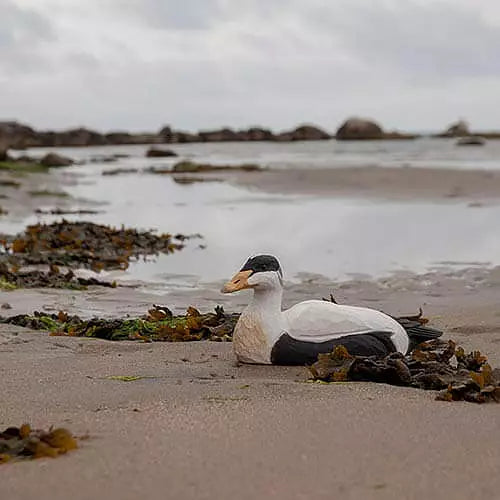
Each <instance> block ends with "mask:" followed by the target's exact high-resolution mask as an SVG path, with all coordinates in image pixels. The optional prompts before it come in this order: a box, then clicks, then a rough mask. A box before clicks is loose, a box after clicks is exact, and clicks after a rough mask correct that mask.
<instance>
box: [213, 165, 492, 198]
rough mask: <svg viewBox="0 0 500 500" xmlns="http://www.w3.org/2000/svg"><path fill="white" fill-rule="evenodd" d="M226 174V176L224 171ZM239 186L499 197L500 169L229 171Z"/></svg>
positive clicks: (380, 194) (387, 195)
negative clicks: (499, 170)
mask: <svg viewBox="0 0 500 500" xmlns="http://www.w3.org/2000/svg"><path fill="white" fill-rule="evenodd" d="M218 177H220V175H218ZM225 179H226V180H228V181H229V182H232V183H234V184H236V185H240V186H245V187H249V188H254V189H258V190H262V191H266V192H271V193H281V194H306V195H316V196H354V197H360V198H383V199H391V200H415V199H422V200H446V199H465V200H491V201H493V200H495V201H497V200H498V199H499V198H500V172H498V171H488V170H451V169H437V168H389V167H356V168H352V167H351V168H335V169H333V168H330V169H310V170H306V169H300V170H299V169H288V170H268V171H265V172H255V173H253V172H252V173H244V172H243V173H241V172H240V173H229V174H225Z"/></svg>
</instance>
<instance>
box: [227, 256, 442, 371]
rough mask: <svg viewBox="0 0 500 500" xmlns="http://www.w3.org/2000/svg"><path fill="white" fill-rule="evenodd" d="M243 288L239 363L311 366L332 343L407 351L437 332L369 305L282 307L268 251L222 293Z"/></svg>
mask: <svg viewBox="0 0 500 500" xmlns="http://www.w3.org/2000/svg"><path fill="white" fill-rule="evenodd" d="M248 288H250V289H252V290H253V298H252V300H251V302H250V304H249V305H248V306H247V307H246V309H245V310H244V311H243V312H242V314H241V316H240V318H239V320H238V322H237V324H236V327H235V329H234V333H233V347H234V351H235V354H236V356H237V358H238V360H239V361H241V362H243V363H254V364H275V365H305V364H312V363H314V362H315V361H316V360H317V357H318V354H319V353H325V352H331V351H332V350H333V349H334V347H335V346H337V345H343V346H345V347H346V349H347V350H348V351H349V353H350V354H352V355H357V356H372V355H376V356H385V355H387V354H389V353H391V352H400V353H402V354H406V353H407V352H408V351H409V350H411V349H412V348H413V347H414V346H415V345H417V344H419V343H420V342H423V341H425V340H430V339H433V338H437V337H439V336H441V335H442V332H440V331H438V330H434V329H432V328H428V327H425V326H423V325H421V323H420V322H418V321H412V320H411V319H409V318H402V321H401V322H400V321H398V320H397V319H395V318H393V317H391V316H388V315H387V314H384V313H382V312H380V311H376V310H374V309H368V308H365V307H353V306H344V305H338V304H335V303H333V302H327V301H324V300H306V301H304V302H300V303H299V304H296V305H294V306H293V307H291V308H290V309H287V310H285V311H282V309H281V299H282V295H283V272H282V270H281V266H280V264H279V262H278V259H277V258H276V257H274V256H272V255H257V256H255V257H251V258H249V259H248V260H247V262H246V263H245V264H244V266H243V267H242V268H241V269H240V271H239V272H238V273H236V275H235V276H234V277H233V278H232V279H231V280H230V281H228V282H227V283H226V284H225V285H224V287H223V289H222V292H223V293H233V292H237V291H239V290H245V289H248Z"/></svg>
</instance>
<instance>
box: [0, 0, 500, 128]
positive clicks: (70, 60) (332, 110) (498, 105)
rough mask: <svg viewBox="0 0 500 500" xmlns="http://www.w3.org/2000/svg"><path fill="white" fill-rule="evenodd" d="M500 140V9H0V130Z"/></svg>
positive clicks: (203, 3) (416, 3) (304, 1)
mask: <svg viewBox="0 0 500 500" xmlns="http://www.w3.org/2000/svg"><path fill="white" fill-rule="evenodd" d="M352 115H357V116H367V117H373V118H375V119H377V120H379V121H380V122H381V123H382V125H383V126H384V127H386V128H388V129H391V128H399V129H406V130H432V129H441V128H444V127H445V126H446V125H448V124H449V122H451V121H454V120H456V119H457V118H466V119H467V120H468V121H469V122H470V123H471V125H472V127H473V128H475V129H488V128H495V129H500V2H499V1H498V0H85V1H82V0H0V120H2V119H17V120H20V121H23V122H27V123H30V124H32V125H34V126H36V127H38V128H64V127H72V126H78V125H85V126H88V127H93V128H97V129H130V130H141V129H142V130H156V129H158V128H159V127H160V126H161V125H164V124H172V125H173V126H175V127H176V128H182V129H187V130H194V129H200V128H213V127H219V126H224V125H228V126H232V127H246V126H249V125H263V126H268V127H271V128H273V129H276V130H280V129H283V128H287V127H288V128H289V127H291V126H294V125H296V124H299V123H302V122H312V123H316V124H318V125H321V126H323V127H325V128H326V129H327V130H330V131H334V130H335V129H336V127H337V126H338V125H339V124H340V122H341V121H342V120H344V119H345V118H346V117H348V116H352Z"/></svg>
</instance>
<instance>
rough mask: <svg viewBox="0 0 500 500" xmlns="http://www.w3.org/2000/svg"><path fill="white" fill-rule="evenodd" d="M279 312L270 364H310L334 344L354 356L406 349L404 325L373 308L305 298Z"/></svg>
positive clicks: (377, 354)
mask: <svg viewBox="0 0 500 500" xmlns="http://www.w3.org/2000/svg"><path fill="white" fill-rule="evenodd" d="M283 314H284V317H285V327H286V331H285V332H284V333H283V334H282V335H281V336H280V338H279V339H277V341H276V342H275V344H274V346H273V349H272V352H271V361H272V363H273V364H278V365H304V364H311V363H314V362H315V361H316V360H317V357H318V354H320V353H326V352H332V351H333V350H334V349H335V347H336V346H338V345H343V346H344V347H345V348H346V349H347V350H348V352H349V353H351V354H353V355H357V356H372V355H376V356H386V355H387V354H389V353H391V352H394V351H399V352H401V353H406V351H407V349H408V342H409V341H408V335H407V334H406V332H405V330H404V328H403V327H402V326H401V325H400V324H399V323H398V322H397V321H396V320H394V319H393V318H391V317H390V316H387V315H386V314H384V313H381V312H379V311H375V310H373V309H366V308H361V307H351V306H339V305H337V304H334V303H331V302H325V301H319V300H309V301H306V302H301V303H300V304H297V305H296V306H294V307H292V308H290V309H288V310H287V311H284V312H283Z"/></svg>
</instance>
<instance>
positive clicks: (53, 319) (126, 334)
mask: <svg viewBox="0 0 500 500" xmlns="http://www.w3.org/2000/svg"><path fill="white" fill-rule="evenodd" d="M238 316H239V315H237V314H226V313H225V312H224V310H223V309H222V308H221V307H217V308H216V309H215V312H213V313H206V314H201V313H199V312H198V311H197V310H196V309H194V308H192V307H190V308H189V309H188V311H187V313H186V314H185V315H178V316H173V315H172V313H170V311H169V310H168V308H165V307H160V306H155V307H153V308H152V309H150V310H149V312H148V315H146V316H144V317H141V318H121V319H119V318H118V319H101V318H92V319H89V320H83V319H81V318H79V317H78V316H70V315H68V314H67V313H65V312H62V311H61V312H59V313H58V314H47V313H43V312H35V313H33V314H31V315H29V314H25V315H18V316H11V317H9V318H0V323H8V324H15V325H18V326H23V327H26V328H31V329H34V330H43V331H46V332H48V333H49V334H50V335H53V336H69V337H89V338H100V339H105V340H140V341H144V342H152V341H160V342H161V341H163V342H179V341H181V342H182V341H183V342H189V341H197V340H212V341H218V342H223V341H230V340H231V337H232V332H233V329H234V325H235V324H236V321H237V319H238Z"/></svg>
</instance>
